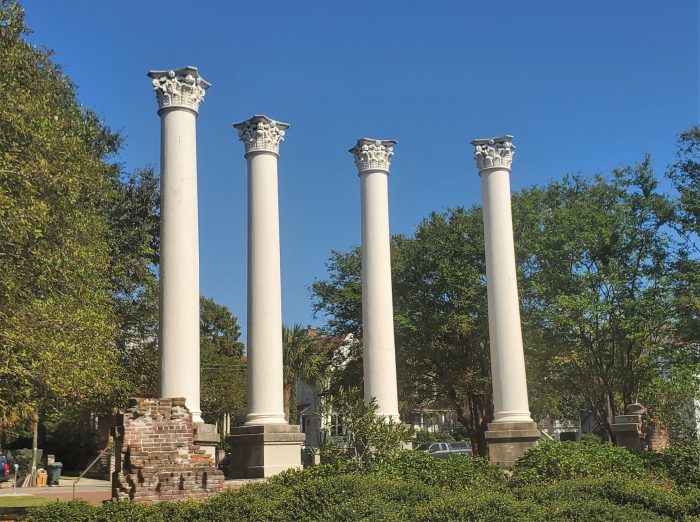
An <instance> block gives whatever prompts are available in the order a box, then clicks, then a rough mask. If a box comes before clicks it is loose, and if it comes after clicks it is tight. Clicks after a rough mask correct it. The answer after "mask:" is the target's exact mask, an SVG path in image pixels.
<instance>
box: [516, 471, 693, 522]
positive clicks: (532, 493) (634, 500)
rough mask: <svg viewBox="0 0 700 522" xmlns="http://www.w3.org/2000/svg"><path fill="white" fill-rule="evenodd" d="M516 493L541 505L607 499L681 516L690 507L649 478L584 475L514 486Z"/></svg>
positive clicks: (674, 493) (676, 495)
mask: <svg viewBox="0 0 700 522" xmlns="http://www.w3.org/2000/svg"><path fill="white" fill-rule="evenodd" d="M513 494H514V495H515V496H516V497H518V498H522V499H527V500H531V501H534V502H537V503H541V504H549V503H552V502H557V501H577V502H578V501H583V500H588V499H592V498H594V499H597V500H606V501H608V502H610V503H612V504H616V505H623V506H627V505H629V506H636V507H637V508H640V509H643V510H645V512H649V511H651V512H653V513H657V514H659V515H667V516H670V517H680V516H681V515H683V514H684V513H686V510H687V500H686V499H685V498H684V497H683V496H682V495H679V494H678V493H676V492H674V491H670V490H669V489H667V488H664V487H663V486H661V485H658V484H655V483H653V482H651V481H649V480H637V479H628V478H624V477H620V476H613V477H604V478H590V477H588V478H581V479H571V480H566V481H560V482H555V483H549V484H545V485H543V486H536V485H529V486H525V487H521V488H514V489H513Z"/></svg>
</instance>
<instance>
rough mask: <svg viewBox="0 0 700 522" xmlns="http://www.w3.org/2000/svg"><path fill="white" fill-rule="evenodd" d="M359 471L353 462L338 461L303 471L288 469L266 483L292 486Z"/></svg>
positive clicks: (358, 467)
mask: <svg viewBox="0 0 700 522" xmlns="http://www.w3.org/2000/svg"><path fill="white" fill-rule="evenodd" d="M361 471H362V470H361V469H360V466H359V465H357V464H356V463H355V462H353V461H347V460H346V461H338V462H335V463H333V464H321V465H319V466H311V467H308V468H304V469H289V470H287V471H283V472H282V473H280V474H279V475H275V476H274V477H272V478H271V479H270V480H269V482H268V483H270V484H280V485H283V486H294V485H297V484H300V483H302V482H307V481H309V480H314V479H317V478H322V477H335V476H338V475H348V474H353V473H360V472H361Z"/></svg>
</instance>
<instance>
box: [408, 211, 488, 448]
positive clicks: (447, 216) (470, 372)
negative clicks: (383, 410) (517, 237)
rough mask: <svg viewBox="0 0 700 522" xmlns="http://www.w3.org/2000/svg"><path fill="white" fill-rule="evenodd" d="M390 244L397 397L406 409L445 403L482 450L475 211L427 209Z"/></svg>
mask: <svg viewBox="0 0 700 522" xmlns="http://www.w3.org/2000/svg"><path fill="white" fill-rule="evenodd" d="M395 245H396V248H395V254H394V256H395V258H396V263H397V265H398V268H397V270H396V271H395V284H394V296H395V297H394V300H395V303H396V304H395V316H396V335H397V347H398V365H399V368H400V374H401V375H402V378H401V379H400V381H399V388H400V391H401V394H400V396H401V397H402V402H403V403H404V404H405V407H406V406H407V407H408V408H410V409H413V410H417V409H418V410H420V409H422V408H431V407H432V408H435V407H440V406H442V407H444V406H445V405H448V404H449V405H450V406H451V407H452V408H453V409H454V411H455V413H456V416H457V419H458V420H459V421H460V422H461V423H462V424H463V425H464V426H465V428H466V430H467V432H468V434H469V437H470V439H471V441H472V446H473V448H474V449H475V451H477V452H478V453H479V454H480V455H485V454H486V439H485V432H486V429H487V427H488V423H489V421H491V420H492V417H493V408H492V405H491V400H492V390H491V377H490V363H489V360H490V359H489V344H488V311H487V306H486V280H485V270H486V268H485V262H484V238H483V222H482V216H481V211H480V209H479V208H476V207H474V208H471V209H463V208H458V209H455V210H448V211H446V212H444V213H440V214H438V213H431V214H430V216H428V218H427V219H425V220H424V221H423V222H422V223H421V224H420V225H419V226H418V228H417V230H416V233H415V236H414V237H413V238H412V239H410V240H409V239H405V240H403V241H395ZM448 400H449V402H447V401H448Z"/></svg>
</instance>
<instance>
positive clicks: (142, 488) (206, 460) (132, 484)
mask: <svg viewBox="0 0 700 522" xmlns="http://www.w3.org/2000/svg"><path fill="white" fill-rule="evenodd" d="M193 435H194V426H193V423H192V414H191V413H190V412H189V410H188V409H187V408H186V407H185V399H183V398H176V399H143V398H138V399H132V400H131V401H130V402H129V406H128V407H127V409H126V411H125V412H124V414H123V415H120V416H119V417H118V420H117V423H116V426H115V428H114V443H115V457H116V458H115V461H116V462H115V471H114V473H113V474H112V500H133V501H134V502H139V503H142V504H151V503H155V502H161V501H163V500H186V499H190V498H205V497H208V496H211V495H215V494H217V493H219V492H221V491H222V490H223V487H224V475H223V473H222V472H221V471H219V470H218V469H216V465H215V463H214V461H213V459H212V458H211V457H209V456H208V455H206V454H205V452H204V450H202V449H200V448H199V446H197V445H195V444H194V442H193Z"/></svg>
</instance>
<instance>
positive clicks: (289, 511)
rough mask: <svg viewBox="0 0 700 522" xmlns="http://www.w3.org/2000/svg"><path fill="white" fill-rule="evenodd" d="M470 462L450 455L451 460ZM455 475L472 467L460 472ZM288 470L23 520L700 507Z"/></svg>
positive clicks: (628, 489) (640, 511)
mask: <svg viewBox="0 0 700 522" xmlns="http://www.w3.org/2000/svg"><path fill="white" fill-rule="evenodd" d="M477 460H478V459H477ZM433 461H434V462H438V461H437V459H433ZM467 462H468V461H467V460H462V461H461V463H458V464H454V466H455V469H457V468H458V467H459V466H460V465H467V464H466V463H467ZM427 463H428V461H426V462H425V464H426V465H428V464H427ZM467 466H468V465H467ZM412 469H413V468H411V469H409V473H411V470H412ZM460 474H461V475H462V476H463V477H467V476H468V472H466V471H462V472H460ZM286 478H287V480H280V477H278V478H275V479H273V480H271V481H269V482H267V483H264V484H259V485H249V486H246V487H243V488H242V489H240V490H236V491H227V492H225V493H222V494H220V495H218V496H216V497H213V498H210V499H207V500H204V501H201V502H198V501H189V502H174V503H168V502H164V503H161V504H157V505H153V506H140V505H134V504H130V503H124V502H120V503H112V504H105V505H103V506H100V507H97V506H89V505H88V504H85V503H84V502H81V501H77V502H69V503H51V504H49V505H45V506H39V507H32V508H30V509H29V518H28V520H32V521H48V520H77V521H88V520H90V521H105V522H109V521H117V520H135V521H158V522H165V521H167V520H190V521H193V522H197V521H202V522H204V521H224V520H251V521H280V522H282V521H286V520H348V521H355V520H358V521H359V520H387V521H404V520H406V521H411V520H415V521H428V520H430V521H432V520H484V521H487V520H499V521H500V520H504V521H508V520H512V521H521V520H525V521H527V520H533V521H534V520H553V521H559V520H561V521H564V520H580V521H587V520H602V521H627V520H650V521H656V520H693V518H691V517H693V516H697V514H698V513H699V512H700V502H699V500H700V495H698V493H697V490H696V492H691V493H688V494H681V493H679V492H677V491H674V490H673V489H670V488H667V487H664V486H662V485H659V484H655V483H650V482H649V481H641V480H638V479H630V478H624V477H620V476H615V477H610V476H601V477H589V478H579V479H570V480H565V481H559V482H555V483H545V484H531V485H525V486H517V487H510V488H507V487H505V486H504V485H503V484H502V483H501V482H498V481H497V482H494V483H489V482H479V481H475V482H471V483H466V482H464V483H462V482H452V483H449V484H445V483H443V484H431V480H430V479H429V476H428V475H424V474H423V471H420V472H419V473H418V474H417V475H413V474H409V475H408V476H401V474H400V473H399V470H398V468H397V469H396V473H395V474H392V475H385V474H380V473H376V472H369V473H367V472H360V471H355V472H353V473H346V474H344V473H340V470H339V469H335V473H324V474H317V473H316V472H315V471H314V468H311V469H310V470H305V471H301V472H300V471H295V472H294V473H292V474H288V475H287V477H286ZM292 478H296V479H299V480H291V479H292Z"/></svg>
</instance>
